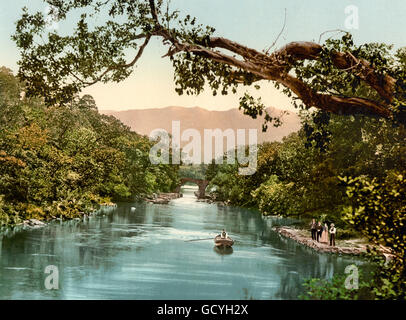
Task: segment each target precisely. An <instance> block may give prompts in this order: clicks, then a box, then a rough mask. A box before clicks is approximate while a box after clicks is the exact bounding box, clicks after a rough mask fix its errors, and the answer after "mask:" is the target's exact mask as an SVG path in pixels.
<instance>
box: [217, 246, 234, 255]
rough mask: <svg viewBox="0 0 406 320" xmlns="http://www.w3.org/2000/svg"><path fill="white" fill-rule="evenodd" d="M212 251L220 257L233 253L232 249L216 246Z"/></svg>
mask: <svg viewBox="0 0 406 320" xmlns="http://www.w3.org/2000/svg"><path fill="white" fill-rule="evenodd" d="M213 250H214V252H215V253H217V254H219V255H221V256H224V255H229V254H232V253H233V251H234V250H233V248H232V247H218V246H214V247H213Z"/></svg>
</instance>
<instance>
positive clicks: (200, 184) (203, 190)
mask: <svg viewBox="0 0 406 320" xmlns="http://www.w3.org/2000/svg"><path fill="white" fill-rule="evenodd" d="M187 182H192V183H194V184H197V186H198V187H199V191H198V192H197V194H196V195H197V198H199V199H202V198H205V196H206V188H207V186H208V185H209V181H208V180H203V179H194V178H181V179H180V183H179V185H178V186H177V187H176V190H175V192H180V188H181V187H182V186H183V185H184V184H185V183H187Z"/></svg>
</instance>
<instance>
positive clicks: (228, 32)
mask: <svg viewBox="0 0 406 320" xmlns="http://www.w3.org/2000/svg"><path fill="white" fill-rule="evenodd" d="M0 1H1V2H0V35H1V36H0V47H1V50H0V65H5V66H7V67H9V68H11V69H13V70H14V71H17V64H16V62H17V61H18V57H19V55H18V50H17V49H16V47H15V45H14V43H13V42H12V41H11V39H10V36H11V34H12V33H13V32H14V28H15V25H14V22H15V21H16V20H17V19H18V18H19V16H20V15H21V8H22V7H23V6H27V7H28V8H29V9H30V10H31V11H32V12H33V11H38V10H39V11H43V12H44V11H45V10H46V7H47V5H46V3H45V2H43V1H41V0H13V1H7V0H0ZM349 5H355V6H356V7H357V8H358V13H359V28H358V29H357V30H354V29H353V30H349V31H351V32H352V33H353V35H354V37H355V40H356V42H357V43H365V42H385V43H391V44H394V45H395V47H402V46H406V38H405V37H404V32H405V30H406V19H405V13H406V1H405V0H391V1H387V0H362V1H361V0H353V1H346V0H344V1H343V0H336V1H333V0H284V1H280V0H278V1H276V0H172V2H171V6H172V8H173V9H180V11H181V12H182V13H185V14H188V13H189V14H191V15H192V16H196V17H198V21H199V22H200V23H203V24H208V25H211V26H213V27H215V28H216V30H217V31H216V34H217V35H220V36H224V37H227V38H230V39H232V40H235V41H237V42H240V43H242V44H245V45H248V46H250V47H253V48H255V49H257V50H262V49H264V48H265V47H267V46H269V45H270V44H271V43H273V42H274V40H275V39H276V37H277V35H278V33H279V32H280V30H281V28H282V25H283V21H284V12H285V8H286V11H287V21H286V27H285V31H284V33H283V36H282V37H281V38H280V39H279V41H278V42H277V44H276V47H280V46H282V45H283V44H285V43H287V42H289V41H295V40H307V41H311V40H316V41H318V39H319V36H320V34H321V33H322V32H324V31H327V30H332V29H345V20H346V18H347V16H348V15H346V13H345V8H346V7H347V6H349ZM69 24H70V22H67V23H64V24H63V25H60V26H59V29H60V30H62V31H66V30H68V29H69V27H70V25H69ZM165 52H166V48H165V47H163V45H162V44H161V43H160V42H159V41H157V40H155V41H153V42H152V43H151V44H150V46H149V47H148V48H147V49H146V50H145V52H144V55H143V57H142V58H141V59H140V60H139V63H138V66H137V68H136V70H135V71H134V73H133V74H132V76H131V77H130V78H129V79H127V80H126V81H123V82H121V83H119V84H107V85H95V86H93V87H90V88H88V89H86V93H90V94H91V95H93V96H94V98H95V99H96V102H97V104H98V106H99V108H100V109H112V110H125V109H134V108H152V107H158V108H160V107H166V106H185V107H193V106H200V107H204V108H207V109H210V110H225V109H230V108H235V107H238V98H239V95H230V96H225V97H224V96H216V97H213V96H212V95H211V93H210V92H209V91H207V92H205V93H203V94H201V95H200V96H192V97H191V96H178V95H177V94H176V92H175V91H174V84H173V70H172V67H171V64H170V62H169V60H168V59H162V58H161V56H162V55H163V54H164V53H165ZM244 90H245V89H242V90H241V91H240V92H239V93H240V95H241V93H243V92H244ZM253 92H255V94H256V95H260V96H261V97H262V99H263V100H264V102H265V103H266V104H267V105H269V106H274V107H277V108H281V109H290V110H292V107H291V106H290V101H289V99H287V98H286V97H285V96H283V94H281V93H279V92H278V91H277V90H276V89H274V88H273V85H272V84H267V83H264V84H263V85H262V89H261V90H260V91H256V90H254V91H253Z"/></svg>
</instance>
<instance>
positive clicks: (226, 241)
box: [214, 235, 234, 247]
mask: <svg viewBox="0 0 406 320" xmlns="http://www.w3.org/2000/svg"><path fill="white" fill-rule="evenodd" d="M214 244H215V245H216V247H231V246H232V245H233V244H234V240H233V239H231V238H230V237H227V238H222V237H221V236H220V235H218V236H216V237H215V238H214Z"/></svg>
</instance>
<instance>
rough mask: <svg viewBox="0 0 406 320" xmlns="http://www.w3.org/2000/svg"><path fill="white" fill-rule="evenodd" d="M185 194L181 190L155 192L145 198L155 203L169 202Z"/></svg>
mask: <svg viewBox="0 0 406 320" xmlns="http://www.w3.org/2000/svg"><path fill="white" fill-rule="evenodd" d="M182 196H183V195H182V194H181V193H179V192H167V193H158V194H156V193H154V194H153V195H152V196H149V197H146V198H145V199H144V200H145V201H147V202H151V203H154V204H168V203H169V202H170V201H171V200H173V199H178V198H181V197H182Z"/></svg>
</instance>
